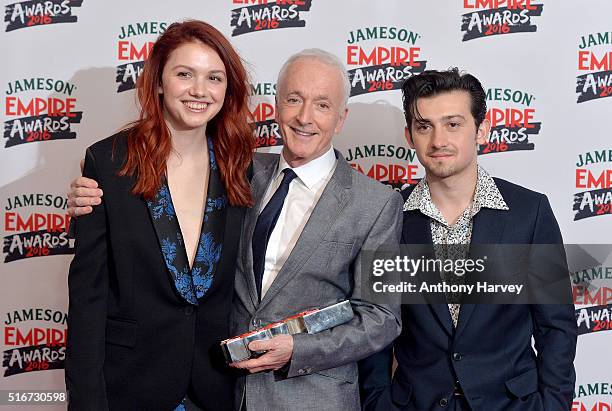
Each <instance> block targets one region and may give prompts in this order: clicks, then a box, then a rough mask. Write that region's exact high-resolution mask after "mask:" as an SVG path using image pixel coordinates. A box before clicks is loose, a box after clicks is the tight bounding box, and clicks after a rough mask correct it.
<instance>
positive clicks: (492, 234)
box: [456, 208, 507, 338]
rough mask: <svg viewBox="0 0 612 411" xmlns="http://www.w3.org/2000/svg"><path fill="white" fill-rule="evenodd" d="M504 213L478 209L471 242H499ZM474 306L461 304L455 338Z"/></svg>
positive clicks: (459, 333)
mask: <svg viewBox="0 0 612 411" xmlns="http://www.w3.org/2000/svg"><path fill="white" fill-rule="evenodd" d="M505 213H507V211H501V210H494V209H490V208H482V209H480V211H478V213H477V214H476V215H475V216H474V223H473V224H474V225H473V227H472V241H471V244H500V243H501V238H502V234H503V232H504V228H505V226H506V218H505ZM470 258H477V256H474V255H472V253H471V252H470ZM466 283H472V284H473V283H474V282H473V279H470V276H467V277H466ZM476 306H477V304H462V305H461V311H460V312H459V321H458V322H457V332H456V338H458V337H459V336H460V335H461V333H462V332H463V330H465V328H466V327H467V323H468V321H469V320H470V317H471V316H472V314H473V313H474V310H475V309H476Z"/></svg>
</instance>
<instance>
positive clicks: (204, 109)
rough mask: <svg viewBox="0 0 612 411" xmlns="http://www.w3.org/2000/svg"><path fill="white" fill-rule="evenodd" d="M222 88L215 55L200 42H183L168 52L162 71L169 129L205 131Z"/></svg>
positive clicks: (223, 78) (221, 97)
mask: <svg viewBox="0 0 612 411" xmlns="http://www.w3.org/2000/svg"><path fill="white" fill-rule="evenodd" d="M226 89H227V75H226V72H225V65H224V64H223V61H221V59H220V58H219V55H218V54H217V53H216V52H215V51H214V50H213V49H212V48H210V47H209V46H207V45H205V44H203V43H200V42H197V41H194V42H190V43H184V44H182V45H180V46H179V47H177V48H176V49H174V50H173V51H172V53H170V56H169V57H168V61H167V62H166V65H165V66H164V70H163V73H162V81H161V85H160V86H159V93H160V94H163V107H164V119H165V120H166V122H167V124H168V126H169V127H170V128H171V129H172V130H176V131H199V130H205V129H206V124H207V123H208V122H209V121H210V120H211V119H212V118H213V117H214V116H215V115H216V114H217V113H218V112H219V111H220V110H221V107H222V106H223V101H224V99H225V90H226Z"/></svg>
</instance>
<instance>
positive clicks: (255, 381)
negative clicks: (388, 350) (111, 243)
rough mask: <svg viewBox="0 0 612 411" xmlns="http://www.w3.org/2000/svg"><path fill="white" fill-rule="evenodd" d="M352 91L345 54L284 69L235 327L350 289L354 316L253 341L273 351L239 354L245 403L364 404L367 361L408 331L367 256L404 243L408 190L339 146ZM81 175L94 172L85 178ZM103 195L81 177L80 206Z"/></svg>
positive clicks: (250, 223) (245, 244)
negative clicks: (399, 189)
mask: <svg viewBox="0 0 612 411" xmlns="http://www.w3.org/2000/svg"><path fill="white" fill-rule="evenodd" d="M349 94H350V84H349V81H348V76H347V73H346V70H345V69H344V66H343V65H342V63H341V62H340V61H339V60H338V58H337V57H335V56H334V55H332V54H329V53H327V52H324V51H322V50H317V49H311V50H304V51H302V52H300V53H298V54H296V55H294V56H292V57H291V58H289V60H288V61H287V62H286V63H285V65H284V66H283V68H282V69H281V71H280V74H279V78H278V82H277V98H276V114H277V122H278V123H279V125H280V128H281V131H282V134H283V138H284V147H283V151H282V154H281V155H280V156H279V155H276V154H261V153H258V154H256V155H255V158H254V160H253V178H252V183H251V184H252V190H253V198H254V200H255V205H254V207H253V208H252V209H250V210H249V211H248V212H247V215H246V221H245V224H244V227H243V232H242V239H241V244H240V251H239V260H238V262H237V272H236V280H235V298H234V303H233V312H232V318H231V329H232V331H233V333H234V335H237V334H241V333H243V332H246V331H249V330H253V329H255V328H259V327H262V326H265V325H266V324H269V323H272V322H275V321H278V320H280V319H283V318H285V317H287V316H289V315H292V314H295V313H298V312H301V311H304V310H307V309H310V308H314V307H324V306H327V305H330V304H333V303H336V302H338V301H341V300H347V299H348V300H350V302H351V305H352V308H353V311H354V314H355V316H354V318H353V319H352V320H351V321H350V322H348V323H345V324H342V325H339V326H337V327H334V328H332V329H329V330H326V331H323V332H320V333H318V334H296V335H294V336H290V335H282V336H277V337H274V338H273V339H271V340H268V341H255V342H252V343H251V344H250V346H249V348H251V349H252V350H257V351H266V353H265V354H264V355H262V356H261V357H259V358H256V359H251V360H247V361H243V362H238V363H234V364H232V366H234V367H236V368H241V369H243V370H245V374H246V376H243V377H241V378H240V379H239V381H238V385H237V388H236V407H237V408H244V407H245V406H246V408H247V409H248V410H249V411H252V410H277V409H278V410H338V409H342V410H358V409H359V408H360V405H359V387H358V384H357V363H356V361H358V360H360V359H362V358H364V357H367V356H369V355H370V354H373V353H374V352H377V351H379V350H380V349H382V348H383V347H385V346H387V345H388V344H390V343H391V341H393V340H394V339H395V337H396V336H397V335H398V334H399V332H400V326H401V324H400V319H399V318H400V316H399V304H398V305H380V304H375V303H373V302H370V301H367V298H365V297H364V295H362V294H365V292H364V293H362V286H363V283H362V273H361V259H360V256H361V253H362V252H363V251H376V250H378V249H380V248H381V247H385V249H388V247H397V246H398V243H399V238H400V231H401V226H402V214H401V204H402V198H401V196H400V195H399V193H396V192H395V191H393V190H391V189H389V188H387V187H385V186H383V185H382V184H380V183H378V182H376V181H374V180H371V179H369V178H368V177H366V176H364V175H362V174H360V173H358V172H357V171H355V170H354V169H352V168H351V167H350V166H349V165H348V164H347V162H346V161H345V160H344V158H343V157H342V155H341V154H340V153H338V152H337V151H335V150H334V149H333V147H332V137H333V136H334V135H335V134H337V133H339V132H340V130H341V129H342V126H343V124H344V120H345V118H346V115H347V113H348V110H347V107H346V104H347V101H348V97H349ZM92 184H93V185H92ZM73 185H74V186H76V187H95V182H92V181H91V180H89V182H88V180H87V179H83V178H79V179H77V180H75V182H74V183H73ZM99 196H100V194H99V193H98V192H97V190H94V189H91V188H90V189H85V190H80V191H77V190H76V189H75V188H73V189H72V192H71V213H72V215H80V214H83V213H86V212H89V211H90V210H89V209H88V208H87V207H84V208H80V209H79V210H80V212H77V211H75V208H77V207H75V206H77V205H81V206H82V205H92V204H97V203H96V202H95V201H92V199H93V200H96V199H97V197H99ZM75 197H79V200H81V201H80V202H79V201H77V200H76V199H75ZM266 371H273V372H266Z"/></svg>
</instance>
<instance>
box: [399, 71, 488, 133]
mask: <svg viewBox="0 0 612 411" xmlns="http://www.w3.org/2000/svg"><path fill="white" fill-rule="evenodd" d="M455 90H463V91H467V92H468V93H469V94H470V99H471V101H472V104H471V112H472V116H473V117H474V121H475V123H476V127H479V126H480V123H482V121H483V120H484V119H485V116H486V114H487V94H486V93H485V91H484V89H483V88H482V84H480V81H478V79H477V78H476V77H474V76H472V75H471V74H467V73H461V72H459V69H458V68H457V67H453V68H450V69H448V70H446V71H438V70H426V71H424V72H423V73H421V74H418V75H414V76H411V77H409V78H407V79H406V81H404V84H402V97H403V100H404V116H405V117H406V124H407V125H408V127H412V120H413V119H414V120H416V121H419V120H422V117H421V115H420V114H419V112H418V110H417V100H418V99H419V98H421V97H432V96H436V95H438V94H440V93H447V92H450V91H455Z"/></svg>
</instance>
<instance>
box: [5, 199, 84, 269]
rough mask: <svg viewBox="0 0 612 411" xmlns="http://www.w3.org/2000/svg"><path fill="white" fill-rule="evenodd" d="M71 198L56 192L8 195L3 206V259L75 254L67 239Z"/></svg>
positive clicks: (71, 241) (7, 260) (8, 260)
mask: <svg viewBox="0 0 612 411" xmlns="http://www.w3.org/2000/svg"><path fill="white" fill-rule="evenodd" d="M67 208H68V199H67V198H65V197H63V196H59V195H57V194H46V193H36V194H33V193H28V194H21V195H16V196H13V197H9V198H8V199H7V201H6V203H5V206H4V216H3V217H4V218H3V224H4V225H3V229H4V232H5V234H6V236H5V237H4V244H3V249H2V250H3V253H4V262H5V263H10V262H11V261H17V260H23V259H24V258H32V257H44V256H49V255H60V254H74V239H71V238H68V226H69V224H70V216H69V215H68V214H66V211H65V210H66V209H67Z"/></svg>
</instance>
